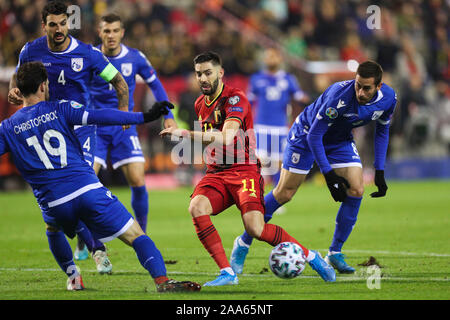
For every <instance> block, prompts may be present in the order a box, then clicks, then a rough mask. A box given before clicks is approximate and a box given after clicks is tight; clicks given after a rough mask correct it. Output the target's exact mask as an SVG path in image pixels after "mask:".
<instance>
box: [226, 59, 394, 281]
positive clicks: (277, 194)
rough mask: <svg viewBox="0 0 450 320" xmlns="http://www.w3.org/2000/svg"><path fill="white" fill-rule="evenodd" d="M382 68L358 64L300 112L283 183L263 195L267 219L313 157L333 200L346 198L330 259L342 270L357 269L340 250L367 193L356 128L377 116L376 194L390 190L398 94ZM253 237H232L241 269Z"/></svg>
mask: <svg viewBox="0 0 450 320" xmlns="http://www.w3.org/2000/svg"><path fill="white" fill-rule="evenodd" d="M382 74H383V70H382V68H381V66H380V65H379V64H378V63H376V62H373V61H366V62H363V63H361V64H360V65H359V67H358V69H357V71H356V77H355V79H354V80H349V81H342V82H337V83H335V84H333V85H331V86H330V87H329V88H328V89H327V90H325V92H324V93H322V95H321V96H319V98H317V99H316V100H315V101H314V102H313V103H312V104H310V105H309V106H308V107H306V109H305V110H304V111H303V112H302V113H301V114H300V115H299V116H298V117H297V119H296V120H295V123H294V124H293V125H292V127H291V129H290V131H289V136H288V139H287V148H286V151H285V153H284V159H283V168H282V172H281V178H280V182H279V183H278V184H277V186H276V187H275V188H274V189H273V190H272V191H270V192H269V193H268V194H267V195H266V196H265V198H264V200H265V206H266V212H265V215H264V219H265V221H269V220H270V219H271V218H272V215H273V212H274V211H275V210H277V209H278V208H279V207H280V206H282V205H283V204H285V203H286V202H288V201H289V200H291V199H292V197H293V196H294V194H295V193H296V191H297V189H298V188H299V187H300V185H301V184H302V183H303V182H304V181H305V178H306V175H307V174H308V172H309V171H310V169H311V167H312V165H313V162H314V161H315V162H316V163H317V165H318V166H319V168H320V171H321V172H322V174H323V175H324V176H325V180H326V183H327V186H328V188H329V190H330V192H331V195H332V197H333V199H334V200H335V201H339V202H342V204H341V206H340V208H339V210H338V213H337V216H336V227H335V231H334V235H333V240H332V243H331V246H330V247H329V251H328V254H327V256H326V260H327V262H328V263H330V264H331V265H332V266H333V267H334V268H335V269H337V270H338V271H339V272H340V273H353V272H355V269H354V268H353V267H351V266H349V265H348V264H347V263H346V262H345V259H344V255H343V254H342V253H341V250H342V246H343V245H344V243H345V241H346V240H347V239H348V237H349V235H350V233H351V232H352V229H353V227H354V225H355V223H356V219H357V216H358V212H359V207H360V205H361V200H362V196H363V193H364V184H363V171H362V165H361V159H360V157H359V154H358V150H357V149H356V145H355V143H354V141H353V135H352V130H353V129H354V128H356V127H360V126H364V125H366V124H368V123H370V122H371V121H376V130H375V141H374V148H375V149H374V150H375V161H374V167H375V185H376V186H377V187H378V191H376V192H373V193H372V194H371V196H372V197H383V196H385V195H386V191H387V185H386V181H385V179H384V164H385V160H386V153H387V148H388V143H389V125H390V120H391V117H392V115H393V113H394V108H395V105H396V103H397V97H396V94H395V92H394V90H393V89H392V88H391V87H389V86H388V85H386V84H384V83H382V82H381V80H382ZM251 243H252V238H251V237H249V235H248V234H247V233H245V232H244V234H242V235H241V236H239V237H237V238H236V239H235V242H234V246H233V251H232V255H231V265H232V267H233V269H234V270H235V272H237V273H241V272H242V270H243V266H244V261H245V257H246V255H247V253H248V250H249V247H250V245H251Z"/></svg>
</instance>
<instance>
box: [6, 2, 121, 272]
mask: <svg viewBox="0 0 450 320" xmlns="http://www.w3.org/2000/svg"><path fill="white" fill-rule="evenodd" d="M42 26H43V29H44V31H45V33H46V36H43V37H41V38H38V39H36V40H34V41H32V42H29V43H27V44H25V46H24V47H23V49H22V51H21V52H20V55H19V63H18V66H17V68H18V67H19V66H20V65H21V64H23V63H25V62H29V61H42V62H43V64H44V66H45V67H46V69H47V72H48V77H49V83H50V85H49V88H50V89H49V90H50V100H61V99H73V100H76V101H79V102H80V103H81V104H83V105H85V106H86V107H87V108H92V102H91V98H90V92H89V85H90V80H91V79H92V77H94V76H96V75H99V76H100V77H101V78H102V79H103V80H104V81H105V83H106V82H109V83H110V84H111V86H112V87H113V88H114V90H115V92H116V95H117V98H118V104H117V105H116V107H117V108H118V109H120V110H123V111H128V101H129V99H128V86H127V83H126V82H125V80H124V79H123V77H122V75H121V73H120V72H118V70H117V69H116V68H115V67H114V66H113V65H112V64H111V63H109V61H108V59H107V58H106V57H105V56H104V55H103V54H102V53H101V51H100V50H98V49H97V48H95V47H93V46H92V45H87V44H84V43H82V42H81V41H79V40H77V39H75V38H73V37H72V36H70V35H69V34H68V14H67V6H66V5H65V4H64V3H62V2H59V1H51V2H49V3H47V5H46V6H45V7H44V8H43V10H42ZM8 100H9V102H11V103H14V104H22V97H21V96H20V92H19V91H18V88H17V87H16V85H15V76H13V77H12V79H11V82H10V91H9V95H8ZM95 131H96V127H95V125H89V126H76V130H75V132H76V135H77V137H78V139H79V140H80V143H81V145H82V147H83V155H84V158H85V160H86V161H87V162H88V163H89V164H91V165H93V163H94V151H95V146H96V133H95ZM78 235H79V237H78V239H79V241H78V245H77V250H75V256H76V258H79V259H80V260H81V259H86V258H87V257H88V254H87V252H85V253H86V254H85V255H84V256H81V254H82V253H83V252H82V251H81V252H80V250H79V247H83V246H84V243H86V245H87V246H88V249H89V251H91V252H92V253H93V258H94V260H95V262H96V264H97V269H98V270H99V272H101V273H108V272H110V269H111V264H110V262H109V259H108V257H107V255H106V252H105V248H104V246H103V245H102V244H101V243H100V242H99V241H91V240H92V239H91V237H90V236H89V235H90V233H89V230H87V228H86V227H85V226H83V225H82V224H81V225H80V226H79V228H78ZM80 239H83V240H84V243H83V242H82V241H80ZM97 251H98V252H97Z"/></svg>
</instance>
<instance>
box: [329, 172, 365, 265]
mask: <svg viewBox="0 0 450 320" xmlns="http://www.w3.org/2000/svg"><path fill="white" fill-rule="evenodd" d="M334 170H335V171H336V174H337V175H340V176H342V177H344V178H345V179H347V181H348V182H349V183H350V188H349V189H348V190H347V198H346V199H345V200H344V201H343V202H342V204H341V206H340V207H339V210H338V212H337V215H336V227H335V231H334V235H333V240H332V243H331V245H330V248H329V252H328V255H327V257H326V259H327V261H328V262H329V263H330V264H332V265H333V266H334V267H335V268H336V269H337V270H338V271H339V272H340V273H354V272H355V269H354V268H353V267H351V266H349V265H348V264H347V263H346V262H345V260H344V258H345V257H344V255H343V254H342V253H341V251H342V246H343V245H344V243H345V242H346V241H347V239H348V237H349V236H350V233H351V232H352V230H353V228H354V226H355V223H356V220H357V217H358V212H359V208H360V205H361V201H362V197H363V194H364V182H363V170H362V168H361V167H359V166H353V167H345V168H335V169H334Z"/></svg>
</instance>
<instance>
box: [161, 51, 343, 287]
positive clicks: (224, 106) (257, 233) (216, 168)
mask: <svg viewBox="0 0 450 320" xmlns="http://www.w3.org/2000/svg"><path fill="white" fill-rule="evenodd" d="M194 66H195V74H196V77H197V81H198V84H199V86H200V89H201V91H202V93H203V95H201V96H200V97H199V98H198V99H197V100H196V102H195V111H196V113H197V115H198V119H199V121H200V123H201V128H202V131H189V130H183V129H174V128H167V129H164V130H162V131H161V133H160V134H161V135H162V136H165V135H174V136H178V137H189V138H191V139H194V140H196V141H202V142H203V143H206V144H208V143H211V142H213V143H212V144H209V145H208V146H207V147H206V154H207V155H208V157H207V159H206V164H207V171H206V175H205V176H204V177H203V178H202V180H201V181H200V182H199V183H198V184H197V186H196V187H195V190H194V192H193V194H192V196H191V202H190V205H189V212H190V214H191V216H192V218H193V222H194V226H195V229H196V232H197V235H198V238H199V240H200V241H201V243H202V244H203V246H204V247H205V249H206V250H207V251H208V252H209V254H210V255H211V257H212V258H213V259H214V261H215V262H216V264H217V266H218V267H219V268H220V275H219V276H218V277H217V278H216V279H215V280H212V281H209V282H207V283H205V284H204V286H222V285H232V284H238V278H237V275H236V273H235V272H234V271H233V269H232V268H231V266H230V263H229V262H228V259H227V256H226V254H225V250H224V248H223V245H222V241H221V239H220V236H219V233H218V232H217V230H216V229H215V227H214V225H213V224H212V222H211V218H210V215H217V214H219V213H220V212H222V211H224V210H225V209H227V208H228V207H230V206H231V205H233V204H236V206H237V207H238V208H239V209H240V211H241V215H242V220H243V223H244V227H245V229H246V230H247V232H248V233H249V234H251V235H252V236H253V237H256V238H257V239H259V240H261V241H265V242H267V243H269V244H270V245H272V246H275V245H277V244H279V243H281V242H285V241H289V242H295V243H297V244H299V242H298V241H297V240H296V239H294V238H293V237H292V236H290V235H289V234H288V233H287V232H286V231H285V230H283V229H282V228H281V227H279V226H276V225H273V224H265V223H264V219H263V214H264V203H263V193H264V190H263V189H264V181H263V178H262V176H261V174H260V167H261V166H260V162H259V160H258V158H257V157H256V155H255V152H254V150H255V137H254V133H253V119H252V112H251V108H250V103H249V102H248V100H247V98H246V97H245V95H244V93H243V92H242V91H241V90H239V89H236V88H232V87H230V86H228V85H224V83H223V82H222V78H223V75H224V70H223V68H222V61H221V58H220V56H219V55H218V54H216V53H214V52H206V53H202V54H200V55H198V56H197V57H195V59H194ZM299 245H300V244H299ZM300 246H301V245H300ZM301 247H302V249H303V250H304V252H305V255H306V257H307V261H308V262H309V264H310V266H311V267H312V268H313V269H314V270H315V271H316V272H317V273H319V275H320V276H321V277H322V279H323V280H325V281H335V280H336V274H335V272H334V269H333V268H332V267H331V266H329V265H328V264H327V263H326V262H325V261H324V260H323V259H322V257H321V256H320V254H319V253H318V252H316V251H313V250H308V249H306V248H305V247H303V246H301Z"/></svg>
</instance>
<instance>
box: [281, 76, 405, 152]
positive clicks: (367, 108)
mask: <svg viewBox="0 0 450 320" xmlns="http://www.w3.org/2000/svg"><path fill="white" fill-rule="evenodd" d="M396 103H397V97H396V94H395V92H394V90H393V89H392V88H391V87H389V86H388V85H387V84H382V86H381V89H380V90H378V92H377V93H376V94H375V96H374V97H373V98H372V100H371V101H370V102H368V103H367V104H364V105H359V103H358V101H357V100H356V93H355V80H349V81H342V82H337V83H334V84H333V85H331V86H330V87H328V88H327V89H326V90H325V91H324V93H322V94H321V95H320V96H319V97H318V98H317V99H316V100H315V101H314V102H313V103H312V104H310V105H309V106H307V107H306V108H305V110H303V112H302V113H301V114H300V115H299V116H298V117H297V119H296V120H295V123H294V124H293V126H292V128H291V130H290V131H289V140H290V141H291V142H293V141H295V140H296V139H298V138H301V137H304V136H305V135H306V134H308V132H309V129H310V128H311V126H312V125H313V123H314V121H316V120H317V121H322V122H327V124H328V130H327V131H326V133H325V134H324V137H323V143H324V144H328V143H335V142H340V141H344V140H352V139H353V135H352V130H353V129H354V128H356V127H360V126H364V125H366V124H368V123H369V122H371V121H374V120H377V121H378V122H379V123H381V124H383V125H388V124H389V123H390V119H391V117H392V114H393V112H394V108H395V105H396Z"/></svg>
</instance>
